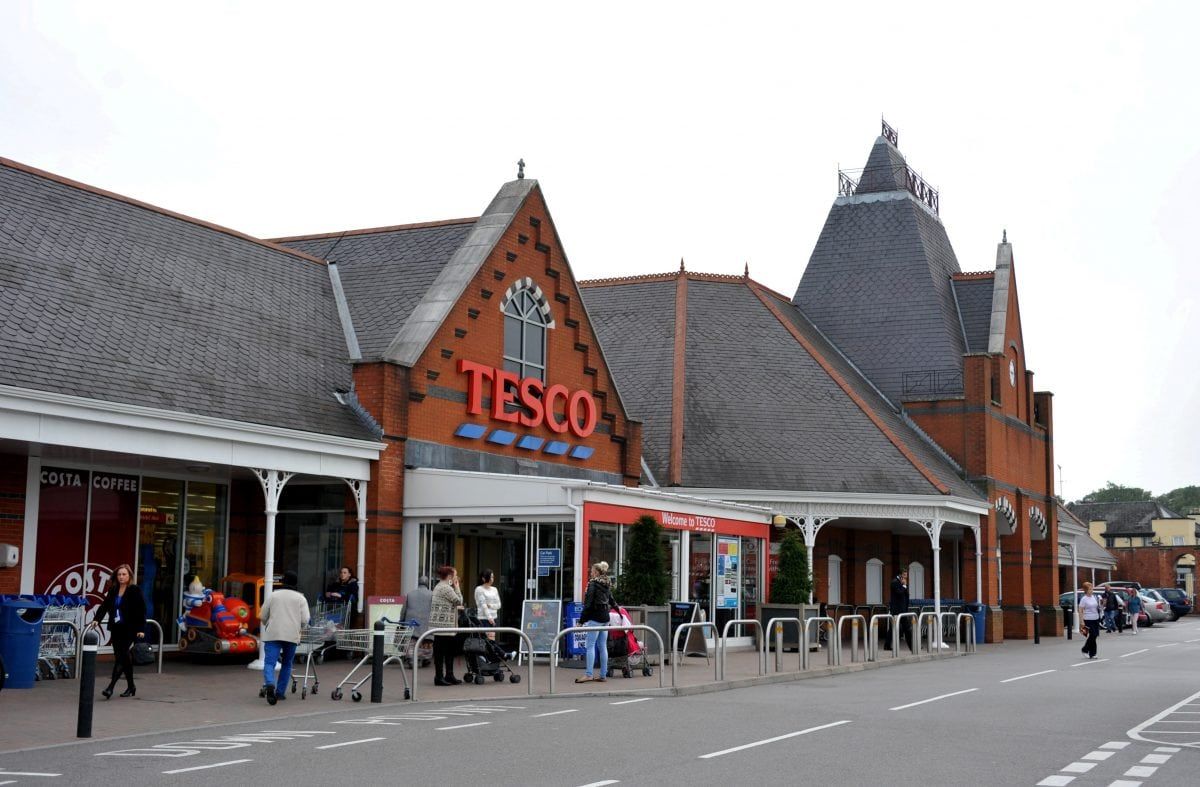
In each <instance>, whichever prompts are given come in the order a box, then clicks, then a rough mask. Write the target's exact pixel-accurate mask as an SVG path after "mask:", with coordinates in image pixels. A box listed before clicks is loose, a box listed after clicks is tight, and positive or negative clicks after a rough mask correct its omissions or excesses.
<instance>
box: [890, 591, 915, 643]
mask: <svg viewBox="0 0 1200 787" xmlns="http://www.w3.org/2000/svg"><path fill="white" fill-rule="evenodd" d="M888 612H890V613H892V614H893V615H900V614H902V613H905V612H908V572H907V571H901V572H900V573H899V574H897V575H896V578H895V579H893V580H892V595H891V598H890V599H889V600H888ZM900 636H902V637H903V638H904V643H905V644H906V645H908V649H909V650H910V651H911V650H912V619H911V618H905V619H904V620H902V621H900Z"/></svg>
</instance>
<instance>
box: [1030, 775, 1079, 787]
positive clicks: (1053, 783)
mask: <svg viewBox="0 0 1200 787" xmlns="http://www.w3.org/2000/svg"><path fill="white" fill-rule="evenodd" d="M1073 781H1075V777H1074V776H1047V777H1046V778H1045V779H1042V780H1041V781H1040V782H1038V787H1063V785H1065V784H1070V783H1071V782H1073Z"/></svg>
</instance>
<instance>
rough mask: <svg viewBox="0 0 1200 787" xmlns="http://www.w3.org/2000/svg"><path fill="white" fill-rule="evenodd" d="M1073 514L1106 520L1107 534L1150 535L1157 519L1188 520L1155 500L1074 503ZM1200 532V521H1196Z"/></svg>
mask: <svg viewBox="0 0 1200 787" xmlns="http://www.w3.org/2000/svg"><path fill="white" fill-rule="evenodd" d="M1067 508H1068V509H1070V511H1071V513H1072V514H1074V515H1075V516H1076V517H1078V518H1079V519H1080V520H1082V521H1084V522H1095V521H1099V520H1103V521H1104V522H1107V523H1108V526H1107V527H1106V528H1105V535H1110V536H1111V535H1122V536H1123V535H1135V536H1136V535H1146V536H1148V535H1151V534H1153V533H1154V525H1153V520H1155V519H1186V517H1184V516H1181V515H1180V514H1177V513H1175V512H1174V511H1172V510H1171V509H1169V508H1167V507H1166V506H1164V505H1162V504H1161V503H1155V502H1154V501H1152V500H1146V501H1129V502H1119V503H1071V504H1070V505H1069V506H1067ZM1196 533H1197V535H1200V523H1197V524H1196Z"/></svg>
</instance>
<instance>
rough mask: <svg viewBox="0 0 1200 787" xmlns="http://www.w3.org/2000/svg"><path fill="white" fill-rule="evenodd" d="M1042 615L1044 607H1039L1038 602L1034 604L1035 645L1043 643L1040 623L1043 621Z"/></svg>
mask: <svg viewBox="0 0 1200 787" xmlns="http://www.w3.org/2000/svg"><path fill="white" fill-rule="evenodd" d="M1041 617H1042V608H1041V607H1039V606H1038V605H1037V604H1034V605H1033V644H1034V645H1040V644H1042V627H1041V626H1040V625H1039V624H1040V623H1041Z"/></svg>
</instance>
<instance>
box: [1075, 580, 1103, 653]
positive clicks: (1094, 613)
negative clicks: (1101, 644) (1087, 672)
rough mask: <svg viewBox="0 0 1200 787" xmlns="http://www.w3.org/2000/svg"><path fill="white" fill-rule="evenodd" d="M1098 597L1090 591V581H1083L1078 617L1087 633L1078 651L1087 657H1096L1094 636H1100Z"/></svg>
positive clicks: (1099, 602)
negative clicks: (1085, 639) (1085, 640)
mask: <svg viewBox="0 0 1200 787" xmlns="http://www.w3.org/2000/svg"><path fill="white" fill-rule="evenodd" d="M1100 604H1101V601H1100V597H1099V596H1097V595H1096V594H1095V593H1093V592H1092V583H1091V582H1084V583H1083V595H1082V596H1080V597H1079V619H1080V621H1081V622H1082V626H1083V631H1081V632H1080V633H1084V632H1086V633H1087V642H1085V643H1083V647H1082V648H1080V652H1082V653H1083V655H1085V656H1087V657H1088V658H1089V659H1094V658H1096V638H1097V637H1099V636H1100V615H1101V607H1100Z"/></svg>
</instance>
